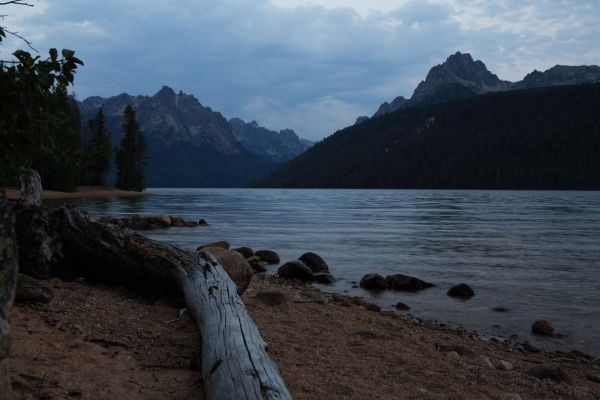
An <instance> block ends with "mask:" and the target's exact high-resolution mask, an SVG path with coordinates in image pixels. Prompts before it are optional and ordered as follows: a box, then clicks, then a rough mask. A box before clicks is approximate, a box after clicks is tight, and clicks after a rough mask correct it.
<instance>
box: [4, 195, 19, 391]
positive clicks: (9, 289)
mask: <svg viewBox="0 0 600 400" xmlns="http://www.w3.org/2000/svg"><path fill="white" fill-rule="evenodd" d="M17 273H18V264H17V243H16V240H15V230H14V215H13V213H12V207H11V205H10V204H9V202H8V201H7V200H6V198H5V197H4V195H3V194H1V193H0V400H4V399H5V398H7V396H8V393H9V392H10V374H9V368H8V351H9V349H10V310H11V308H12V304H13V300H14V296H15V288H16V284H17Z"/></svg>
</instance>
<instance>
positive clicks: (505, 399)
mask: <svg viewBox="0 0 600 400" xmlns="http://www.w3.org/2000/svg"><path fill="white" fill-rule="evenodd" d="M500 400H523V399H522V398H521V396H519V395H518V394H517V393H502V394H501V395H500Z"/></svg>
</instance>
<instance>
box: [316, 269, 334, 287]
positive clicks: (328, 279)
mask: <svg viewBox="0 0 600 400" xmlns="http://www.w3.org/2000/svg"><path fill="white" fill-rule="evenodd" d="M313 282H317V283H322V284H324V285H331V284H333V283H335V278H334V277H333V275H331V274H330V273H329V272H319V273H318V274H314V275H313Z"/></svg>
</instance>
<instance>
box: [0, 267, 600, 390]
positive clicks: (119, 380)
mask: <svg viewBox="0 0 600 400" xmlns="http://www.w3.org/2000/svg"><path fill="white" fill-rule="evenodd" d="M51 286H52V288H53V290H54V293H55V297H54V299H53V300H52V302H51V303H50V304H48V305H41V304H37V305H25V304H17V305H16V306H15V308H14V310H13V348H12V350H11V353H12V355H11V368H12V378H13V385H14V393H13V395H12V399H36V398H40V396H42V397H43V396H45V397H43V398H65V396H67V397H69V396H70V397H73V396H76V398H82V399H115V398H129V399H165V398H170V399H189V398H196V399H200V398H203V396H202V384H201V382H200V380H199V377H200V371H199V365H198V360H199V359H200V343H201V341H200V337H199V335H198V333H197V329H196V328H195V326H194V322H193V321H192V320H190V319H186V318H181V317H180V310H181V309H182V308H183V307H184V304H183V303H181V302H180V301H177V300H169V301H166V300H164V299H163V300H158V301H151V300H149V299H146V298H142V297H140V296H139V295H137V294H135V293H133V292H131V291H129V290H128V289H125V288H122V287H117V288H111V287H107V286H103V285H90V284H89V283H87V282H86V281H85V280H84V279H82V278H80V279H78V280H76V281H75V282H64V281H60V280H57V279H54V280H52V281H51ZM273 293H276V294H277V295H276V296H273ZM243 300H244V302H245V303H246V306H247V308H248V310H249V312H250V314H251V315H252V317H253V318H254V320H255V321H256V323H257V325H258V327H259V329H260V331H261V333H262V335H263V337H264V339H265V340H266V341H267V343H268V344H269V354H270V356H271V357H272V358H273V360H274V361H275V362H276V363H277V364H278V365H279V367H280V368H281V370H282V373H283V376H284V379H285V381H286V384H287V386H288V388H289V390H290V392H291V394H292V396H293V398H294V399H307V400H314V399H356V400H358V399H498V400H502V399H523V400H525V399H599V398H600V365H599V362H598V360H592V359H588V358H586V357H585V356H584V355H581V354H573V353H554V352H532V351H527V350H524V349H522V348H519V347H518V346H515V345H514V343H510V342H506V343H502V342H486V341H482V340H479V339H477V338H474V337H472V336H473V335H470V334H469V333H468V332H464V331H456V330H452V329H449V328H446V327H441V326H435V325H434V324H431V323H427V322H419V321H411V320H408V319H406V318H404V317H403V316H402V314H401V313H397V312H377V311H372V310H369V307H368V306H367V307H366V306H365V303H364V302H362V301H361V300H360V299H356V298H349V297H344V296H339V295H333V294H327V293H323V292H321V291H319V290H317V289H315V288H313V287H311V286H309V285H307V284H303V283H299V282H295V281H284V280H281V279H279V278H276V277H265V276H264V275H261V274H258V275H255V276H254V278H253V280H252V283H251V285H250V287H249V288H248V290H247V291H246V292H245V293H244V295H243ZM452 349H454V350H455V351H456V354H454V353H452V351H450V350H452ZM449 353H452V354H449ZM542 364H558V365H560V366H561V368H562V370H563V371H564V373H565V374H566V380H565V381H560V382H559V381H554V380H551V379H544V380H540V379H537V378H535V377H533V376H530V375H529V374H528V373H527V372H528V371H529V370H530V369H531V368H533V367H536V366H539V365H542Z"/></svg>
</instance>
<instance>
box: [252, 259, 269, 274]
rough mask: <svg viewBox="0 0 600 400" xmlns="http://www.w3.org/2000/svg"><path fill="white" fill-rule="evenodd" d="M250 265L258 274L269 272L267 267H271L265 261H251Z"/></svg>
mask: <svg viewBox="0 0 600 400" xmlns="http://www.w3.org/2000/svg"><path fill="white" fill-rule="evenodd" d="M249 264H250V266H251V267H252V269H253V270H254V271H255V272H258V273H262V272H267V265H269V264H267V263H266V262H264V261H251V262H250V263H249Z"/></svg>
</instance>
